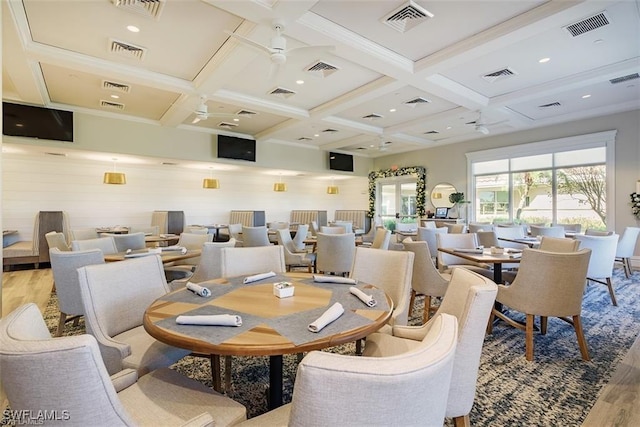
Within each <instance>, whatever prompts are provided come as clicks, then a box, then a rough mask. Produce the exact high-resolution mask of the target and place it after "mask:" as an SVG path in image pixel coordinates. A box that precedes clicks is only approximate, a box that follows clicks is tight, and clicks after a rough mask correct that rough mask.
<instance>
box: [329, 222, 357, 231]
mask: <svg viewBox="0 0 640 427" xmlns="http://www.w3.org/2000/svg"><path fill="white" fill-rule="evenodd" d="M329 225H330V226H332V227H342V228H344V233H353V223H352V222H351V221H333V222H332V223H330V224H329Z"/></svg>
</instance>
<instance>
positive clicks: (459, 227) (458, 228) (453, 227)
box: [445, 223, 467, 234]
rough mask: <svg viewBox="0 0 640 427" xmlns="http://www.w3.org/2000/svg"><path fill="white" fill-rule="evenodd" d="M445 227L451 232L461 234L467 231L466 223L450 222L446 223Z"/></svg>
mask: <svg viewBox="0 0 640 427" xmlns="http://www.w3.org/2000/svg"><path fill="white" fill-rule="evenodd" d="M445 227H447V229H448V230H449V234H460V233H465V232H466V231H467V226H466V225H464V224H449V223H446V224H445Z"/></svg>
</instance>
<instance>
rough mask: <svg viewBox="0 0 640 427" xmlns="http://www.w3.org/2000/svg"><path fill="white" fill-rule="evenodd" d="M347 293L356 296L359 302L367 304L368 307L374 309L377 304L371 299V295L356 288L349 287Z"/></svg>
mask: <svg viewBox="0 0 640 427" xmlns="http://www.w3.org/2000/svg"><path fill="white" fill-rule="evenodd" d="M349 292H351V293H352V294H353V295H355V296H357V297H358V298H359V299H360V301H362V302H363V303H365V304H367V305H368V306H369V307H375V306H376V305H377V304H378V302H377V301H376V300H375V299H374V298H373V295H367V294H365V293H364V292H362V291H361V290H360V289H358V288H356V287H353V286H352V287H350V288H349Z"/></svg>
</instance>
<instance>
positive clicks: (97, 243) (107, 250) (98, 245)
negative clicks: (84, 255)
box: [71, 236, 118, 255]
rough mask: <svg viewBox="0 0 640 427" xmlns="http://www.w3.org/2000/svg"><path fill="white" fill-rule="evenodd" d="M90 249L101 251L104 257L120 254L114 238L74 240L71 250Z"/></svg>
mask: <svg viewBox="0 0 640 427" xmlns="http://www.w3.org/2000/svg"><path fill="white" fill-rule="evenodd" d="M89 249H100V250H101V251H102V254H103V255H109V254H115V253H117V252H118V248H116V242H115V241H114V240H113V237H112V236H106V237H98V238H96V239H87V240H74V241H72V242H71V250H73V251H87V250H89Z"/></svg>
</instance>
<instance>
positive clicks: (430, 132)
mask: <svg viewBox="0 0 640 427" xmlns="http://www.w3.org/2000/svg"><path fill="white" fill-rule="evenodd" d="M437 133H440V132H438V131H437V130H430V131H428V132H425V133H424V134H425V135H435V134H437Z"/></svg>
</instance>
